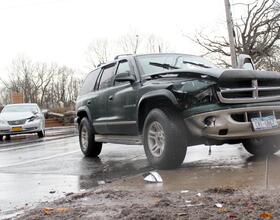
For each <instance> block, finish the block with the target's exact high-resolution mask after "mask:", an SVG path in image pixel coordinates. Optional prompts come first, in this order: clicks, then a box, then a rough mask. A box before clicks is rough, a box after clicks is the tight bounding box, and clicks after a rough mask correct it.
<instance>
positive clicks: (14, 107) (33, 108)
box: [2, 105, 38, 112]
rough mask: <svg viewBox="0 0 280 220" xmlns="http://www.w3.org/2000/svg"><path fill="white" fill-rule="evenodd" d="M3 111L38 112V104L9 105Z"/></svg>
mask: <svg viewBox="0 0 280 220" xmlns="http://www.w3.org/2000/svg"><path fill="white" fill-rule="evenodd" d="M2 112H38V107H37V106H36V105H9V106H6V107H5V108H4V109H3V110H2Z"/></svg>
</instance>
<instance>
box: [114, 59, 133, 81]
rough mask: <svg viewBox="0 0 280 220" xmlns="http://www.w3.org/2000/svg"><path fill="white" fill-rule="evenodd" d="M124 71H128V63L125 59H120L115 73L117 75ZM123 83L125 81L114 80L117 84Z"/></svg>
mask: <svg viewBox="0 0 280 220" xmlns="http://www.w3.org/2000/svg"><path fill="white" fill-rule="evenodd" d="M125 72H130V68H129V63H128V61H127V60H122V61H121V62H120V63H119V66H118V69H117V73H116V75H118V74H119V73H125ZM123 83H127V82H116V81H115V85H119V84H123Z"/></svg>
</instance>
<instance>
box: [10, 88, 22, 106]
mask: <svg viewBox="0 0 280 220" xmlns="http://www.w3.org/2000/svg"><path fill="white" fill-rule="evenodd" d="M17 103H24V95H23V93H21V92H15V91H12V92H11V104H17Z"/></svg>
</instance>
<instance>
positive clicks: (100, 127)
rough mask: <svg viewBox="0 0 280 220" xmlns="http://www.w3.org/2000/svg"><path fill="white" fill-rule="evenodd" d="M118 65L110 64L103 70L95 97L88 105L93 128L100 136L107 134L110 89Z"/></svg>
mask: <svg viewBox="0 0 280 220" xmlns="http://www.w3.org/2000/svg"><path fill="white" fill-rule="evenodd" d="M115 66H116V63H110V64H108V65H106V66H104V67H102V69H101V73H100V75H99V78H98V82H97V85H96V88H95V92H94V95H93V96H92V97H91V100H90V102H89V103H88V105H89V106H90V109H91V111H90V112H91V114H92V115H91V116H92V121H93V127H94V129H95V131H96V132H97V133H99V134H107V133H108V129H107V122H108V120H109V119H108V114H107V102H108V98H109V96H110V95H111V92H110V87H111V85H112V81H113V78H114V74H115Z"/></svg>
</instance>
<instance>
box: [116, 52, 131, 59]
mask: <svg viewBox="0 0 280 220" xmlns="http://www.w3.org/2000/svg"><path fill="white" fill-rule="evenodd" d="M129 55H133V54H132V53H124V54H119V55H117V56H115V58H114V60H117V59H119V57H125V56H129Z"/></svg>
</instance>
